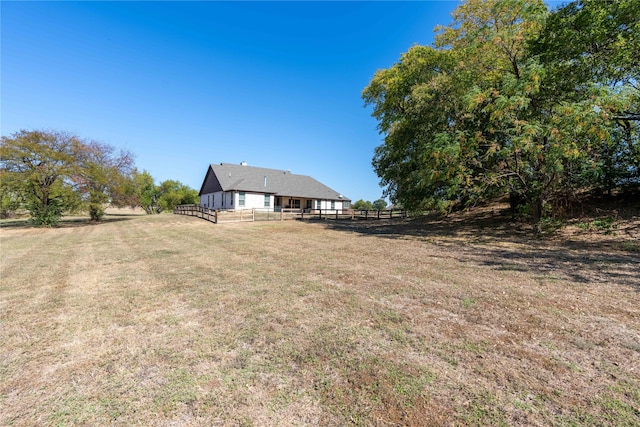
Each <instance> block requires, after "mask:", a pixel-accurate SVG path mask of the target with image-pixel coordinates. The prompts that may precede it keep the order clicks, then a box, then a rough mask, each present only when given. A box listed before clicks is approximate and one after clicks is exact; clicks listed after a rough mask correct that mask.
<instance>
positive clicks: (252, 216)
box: [251, 208, 256, 222]
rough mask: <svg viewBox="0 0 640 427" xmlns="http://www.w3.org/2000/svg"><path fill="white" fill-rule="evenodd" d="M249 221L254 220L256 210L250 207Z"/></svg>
mask: <svg viewBox="0 0 640 427" xmlns="http://www.w3.org/2000/svg"><path fill="white" fill-rule="evenodd" d="M251 221H253V222H256V210H255V208H254V209H251Z"/></svg>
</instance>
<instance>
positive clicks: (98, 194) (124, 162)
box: [74, 141, 133, 221]
mask: <svg viewBox="0 0 640 427" xmlns="http://www.w3.org/2000/svg"><path fill="white" fill-rule="evenodd" d="M114 151H115V150H114V148H113V147H112V146H110V145H107V144H102V143H99V142H95V141H90V142H87V143H85V144H83V145H82V147H81V150H80V154H79V157H78V166H79V168H78V173H77V174H76V175H75V176H74V181H75V182H76V184H77V186H78V189H79V191H80V193H81V194H82V195H83V197H84V199H85V203H86V204H87V207H88V210H89V216H90V217H91V220H92V221H100V220H101V219H102V217H103V216H104V208H105V205H106V204H107V203H108V202H109V200H110V199H111V195H112V194H114V193H116V192H117V191H118V190H119V184H120V183H121V182H122V181H123V179H124V178H125V177H126V176H128V175H130V174H131V168H132V166H133V155H132V154H131V153H129V152H127V151H121V152H120V153H119V154H117V155H116V154H114Z"/></svg>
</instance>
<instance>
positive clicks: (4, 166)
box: [0, 130, 82, 226]
mask: <svg viewBox="0 0 640 427" xmlns="http://www.w3.org/2000/svg"><path fill="white" fill-rule="evenodd" d="M81 146H82V141H81V140H80V139H79V138H77V137H76V136H74V135H71V134H68V133H65V132H57V131H26V130H22V131H20V132H17V133H15V134H13V135H11V136H9V137H5V136H3V137H2V145H1V146H0V174H1V175H0V179H1V180H2V182H3V185H2V187H3V196H5V197H6V196H7V194H11V195H13V197H18V198H20V200H22V202H23V203H24V206H25V208H26V209H27V210H28V211H29V212H30V213H31V218H32V221H33V222H34V223H35V224H37V225H44V226H51V225H55V224H56V223H57V222H58V221H59V219H60V217H61V216H62V213H63V212H64V211H66V210H70V209H73V208H74V207H77V205H78V202H79V199H78V197H77V195H76V193H75V192H74V191H73V187H72V183H71V181H70V178H71V177H72V176H73V175H74V174H75V172H76V170H77V169H76V158H77V156H78V153H79V151H80V150H81Z"/></svg>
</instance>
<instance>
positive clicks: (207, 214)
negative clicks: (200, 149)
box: [173, 205, 408, 223]
mask: <svg viewBox="0 0 640 427" xmlns="http://www.w3.org/2000/svg"><path fill="white" fill-rule="evenodd" d="M173 213H174V214H177V215H189V216H195V217H198V218H202V219H205V220H207V221H211V222H213V223H222V222H247V221H249V222H253V221H285V220H291V219H300V220H305V219H306V220H313V219H317V220H322V219H333V220H373V219H393V218H407V216H408V215H407V211H405V210H398V209H385V210H354V209H284V208H283V209H277V210H274V209H259V208H256V209H238V210H228V211H216V210H213V209H210V208H207V207H204V206H198V205H179V206H176V207H175V209H174V210H173Z"/></svg>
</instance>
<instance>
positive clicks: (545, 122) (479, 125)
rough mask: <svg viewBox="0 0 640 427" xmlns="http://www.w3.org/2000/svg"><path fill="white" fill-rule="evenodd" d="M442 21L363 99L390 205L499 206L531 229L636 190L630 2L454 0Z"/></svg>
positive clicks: (636, 68) (638, 99)
mask: <svg viewBox="0 0 640 427" xmlns="http://www.w3.org/2000/svg"><path fill="white" fill-rule="evenodd" d="M452 16H453V23H452V24H451V25H449V26H442V27H438V28H436V31H437V35H436V41H435V43H434V46H419V45H416V46H413V47H411V48H410V49H409V50H408V51H407V52H406V53H404V54H402V55H401V56H400V59H399V61H398V62H397V63H395V64H394V65H393V66H391V67H390V68H388V69H383V70H379V71H378V72H376V73H375V75H374V77H373V79H372V80H371V82H370V83H369V85H368V86H367V87H366V88H365V89H364V91H363V99H364V101H365V105H368V106H372V107H373V113H372V115H373V116H374V117H375V118H376V119H377V120H378V128H379V130H380V132H381V134H382V135H384V143H383V144H382V145H381V146H379V147H377V149H376V150H375V155H374V157H373V161H372V163H373V167H374V170H375V171H376V173H377V174H378V176H379V177H380V179H381V185H383V187H384V192H385V193H384V194H385V196H388V197H389V198H390V200H391V202H392V203H401V204H402V205H403V206H405V207H406V208H408V209H411V210H438V211H441V212H448V211H451V210H454V209H459V208H464V207H467V206H473V205H476V204H478V203H484V202H489V201H493V200H498V199H504V198H507V199H508V200H509V201H510V203H511V206H512V208H513V210H514V212H516V213H518V214H519V215H523V216H524V217H528V218H530V219H531V220H532V221H533V222H534V223H538V222H539V220H540V219H541V218H543V217H545V216H559V215H562V214H563V212H565V211H566V210H568V209H569V208H570V206H571V205H572V204H574V203H576V202H579V201H580V200H582V199H583V198H584V197H585V196H588V195H593V194H611V193H612V192H614V191H621V190H622V191H623V190H629V189H631V190H632V191H634V190H636V189H638V187H640V143H639V134H640V132H639V130H640V126H639V123H640V54H639V52H640V1H638V0H616V1H610V0H577V1H572V2H569V3H567V4H566V5H564V6H562V7H559V8H557V9H555V10H552V11H549V10H548V8H547V6H546V4H545V3H544V1H542V0H467V1H465V2H463V3H462V4H460V6H459V7H458V8H457V9H456V10H455V11H454V13H453V14H452Z"/></svg>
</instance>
